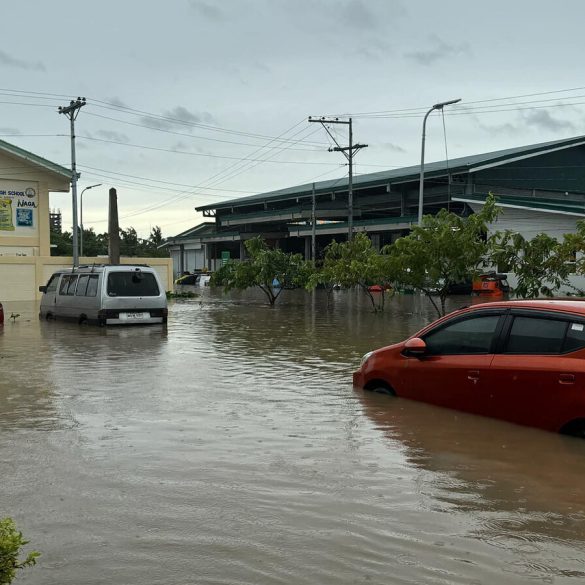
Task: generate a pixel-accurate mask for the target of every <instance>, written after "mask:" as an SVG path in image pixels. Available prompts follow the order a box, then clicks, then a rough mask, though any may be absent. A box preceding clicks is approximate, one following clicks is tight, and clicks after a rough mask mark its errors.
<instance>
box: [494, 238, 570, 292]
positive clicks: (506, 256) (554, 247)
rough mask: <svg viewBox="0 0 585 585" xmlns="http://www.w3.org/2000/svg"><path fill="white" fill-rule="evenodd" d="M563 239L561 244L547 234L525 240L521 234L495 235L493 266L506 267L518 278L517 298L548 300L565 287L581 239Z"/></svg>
mask: <svg viewBox="0 0 585 585" xmlns="http://www.w3.org/2000/svg"><path fill="white" fill-rule="evenodd" d="M572 236H573V234H571V235H567V236H565V239H564V241H563V242H559V241H558V240H557V239H556V238H553V237H552V236H549V235H548V234H544V233H542V234H537V235H536V236H535V237H534V238H532V239H530V240H527V239H526V238H525V237H524V236H523V235H522V234H518V233H513V232H510V231H505V232H504V233H501V234H497V235H496V238H495V245H494V249H493V253H492V259H493V262H494V263H495V264H496V265H500V266H501V265H505V266H506V267H507V268H508V269H509V270H510V272H513V273H514V275H515V276H516V279H517V285H516V287H515V289H514V292H515V294H516V296H519V297H521V298H529V299H532V298H535V297H538V296H541V295H544V296H547V297H551V296H553V294H554V292H555V291H556V290H558V289H559V288H560V287H561V286H563V285H568V279H569V274H570V273H571V272H572V270H573V269H574V264H572V263H571V260H572V255H574V251H575V250H576V249H577V247H578V246H580V245H581V244H580V243H579V240H581V237H580V236H578V235H576V236H575V237H572Z"/></svg>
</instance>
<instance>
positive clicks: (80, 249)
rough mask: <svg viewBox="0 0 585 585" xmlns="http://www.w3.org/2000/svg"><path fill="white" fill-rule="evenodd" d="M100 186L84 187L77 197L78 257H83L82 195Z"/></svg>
mask: <svg viewBox="0 0 585 585" xmlns="http://www.w3.org/2000/svg"><path fill="white" fill-rule="evenodd" d="M101 186H102V184H101V183H98V184H97V185H90V186H89V187H86V188H85V189H84V190H83V191H82V192H81V195H80V196H79V222H80V223H81V234H80V238H79V255H80V256H83V194H84V193H85V192H86V191H87V190H88V189H93V188H94V187H101Z"/></svg>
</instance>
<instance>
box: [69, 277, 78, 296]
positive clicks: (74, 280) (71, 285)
mask: <svg viewBox="0 0 585 585" xmlns="http://www.w3.org/2000/svg"><path fill="white" fill-rule="evenodd" d="M76 285H77V274H76V275H75V276H70V277H69V285H68V286H67V294H68V295H74V294H75V286H76Z"/></svg>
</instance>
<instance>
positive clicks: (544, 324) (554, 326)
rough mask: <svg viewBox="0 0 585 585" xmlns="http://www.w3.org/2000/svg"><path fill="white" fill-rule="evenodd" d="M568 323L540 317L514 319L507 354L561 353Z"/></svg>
mask: <svg viewBox="0 0 585 585" xmlns="http://www.w3.org/2000/svg"><path fill="white" fill-rule="evenodd" d="M568 324H569V323H568V321H562V320H559V319H544V318H538V317H518V316H516V317H514V321H513V323H512V328H511V329H510V336H509V337H508V343H507V344H506V349H505V350H504V351H505V353H517V354H547V353H548V354H550V353H561V351H562V348H563V341H564V339H565V333H566V331H567V326H568Z"/></svg>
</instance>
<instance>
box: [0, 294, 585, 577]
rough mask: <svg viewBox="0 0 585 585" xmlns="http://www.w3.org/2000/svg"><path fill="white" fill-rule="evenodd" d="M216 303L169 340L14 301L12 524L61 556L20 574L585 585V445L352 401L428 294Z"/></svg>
mask: <svg viewBox="0 0 585 585" xmlns="http://www.w3.org/2000/svg"><path fill="white" fill-rule="evenodd" d="M198 292H199V293H200V294H201V296H200V297H197V298H195V299H188V300H181V301H175V302H172V303H171V306H170V316H169V323H168V327H167V328H163V327H161V326H152V327H135V328H107V329H100V328H97V327H88V326H78V325H75V324H68V323H60V322H48V323H45V322H39V320H38V319H37V316H36V312H37V307H36V306H35V305H34V304H32V303H28V304H27V303H22V304H18V303H5V310H6V312H7V316H9V315H10V313H11V312H18V313H20V317H18V318H17V319H16V321H15V322H14V323H13V322H11V321H10V320H9V319H7V322H6V324H5V326H4V328H3V331H1V332H0V482H1V484H0V485H1V491H0V494H1V495H0V517H3V516H7V515H10V516H12V517H13V518H14V519H15V520H16V522H17V524H18V527H19V528H20V529H21V530H22V531H23V532H24V534H25V536H26V537H27V538H29V539H30V541H31V546H33V547H34V548H36V549H38V550H40V551H41V552H42V555H43V556H42V557H41V558H40V560H39V563H38V565H37V566H36V567H34V568H32V569H27V570H26V572H24V573H22V574H21V576H19V578H18V579H17V581H16V582H17V583H21V584H23V585H27V584H29V585H31V584H41V583H42V584H59V585H74V584H75V585H79V584H81V583H83V584H102V583H103V584H112V583H120V584H124V585H138V584H140V585H143V584H161V585H162V584H165V585H174V584H177V585H179V584H181V585H182V584H191V583H194V584H200V583H201V584H214V585H215V584H226V585H227V584H236V583H237V584H250V585H252V584H254V585H265V584H271V585H272V584H283V583H287V584H289V583H291V584H293V583H294V584H301V585H302V584H307V585H309V584H311V585H314V584H336V585H337V584H340V585H345V584H348V585H349V584H355V583H367V584H388V583H392V584H395V583H396V584H400V583H413V584H415V583H416V584H425V585H426V584H452V583H461V584H466V585H468V584H480V583H481V584H486V585H487V584H490V585H491V584H494V583H498V584H516V583H554V584H565V583H571V584H577V583H583V582H584V581H585V441H579V440H576V439H572V438H567V437H562V436H558V435H554V434H551V433H546V432H542V431H538V430H533V429H528V428H523V427H518V426H514V425H511V424H507V423H504V422H500V421H495V420H490V419H485V418H481V417H475V416H472V415H466V414H462V413H458V412H455V411H449V410H445V409H439V408H435V407H432V406H429V405H425V404H420V403H415V402H409V401H406V400H401V399H392V398H390V397H387V396H383V395H377V394H371V393H367V392H362V391H357V390H354V389H353V388H352V385H351V373H352V371H353V369H354V368H355V367H356V365H357V364H358V363H359V359H360V357H361V355H362V354H363V353H365V352H366V351H368V350H370V349H373V348H375V347H379V346H382V345H386V344H388V343H391V342H394V341H398V340H400V339H402V338H404V337H405V336H406V335H408V334H410V333H412V332H414V331H416V330H417V329H419V328H420V327H422V326H423V325H425V324H426V323H428V322H429V321H430V320H432V319H434V314H433V312H432V310H431V308H430V307H429V306H428V304H427V303H426V302H425V300H424V299H422V298H420V297H418V296H401V297H397V298H395V299H393V300H392V301H391V302H390V303H388V304H387V308H386V312H385V313H384V314H383V315H374V314H372V313H370V311H369V307H368V305H367V304H366V301H365V300H364V299H362V298H361V297H359V296H358V295H357V294H355V293H348V292H344V291H339V292H336V293H334V296H333V299H332V303H331V305H330V306H329V307H328V306H327V305H326V302H325V301H326V299H325V295H324V294H316V295H315V296H313V297H312V296H311V295H309V294H307V293H304V292H302V291H286V292H285V293H284V294H283V298H282V299H281V300H282V303H281V300H279V304H278V305H277V306H276V307H275V308H273V309H270V308H269V307H267V306H264V305H263V304H262V302H263V299H262V297H260V296H258V295H256V294H254V293H249V292H248V293H242V294H240V293H233V294H231V295H230V296H224V295H222V294H221V292H218V291H211V290H208V289H205V290H202V291H198ZM319 292H320V291H318V293H319ZM468 302H469V299H456V300H454V301H452V304H453V306H454V305H456V304H466V303H468Z"/></svg>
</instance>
